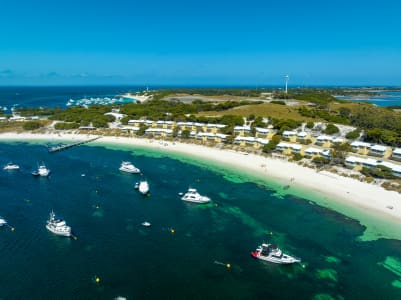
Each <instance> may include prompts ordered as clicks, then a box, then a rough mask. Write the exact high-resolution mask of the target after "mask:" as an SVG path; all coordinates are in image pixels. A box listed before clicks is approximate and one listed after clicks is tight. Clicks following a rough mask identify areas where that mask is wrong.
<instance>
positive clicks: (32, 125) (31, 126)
mask: <svg viewBox="0 0 401 300" xmlns="http://www.w3.org/2000/svg"><path fill="white" fill-rule="evenodd" d="M42 126H43V125H42V123H40V122H39V121H28V122H25V123H24V125H22V128H24V130H35V129H38V128H40V127H42Z"/></svg>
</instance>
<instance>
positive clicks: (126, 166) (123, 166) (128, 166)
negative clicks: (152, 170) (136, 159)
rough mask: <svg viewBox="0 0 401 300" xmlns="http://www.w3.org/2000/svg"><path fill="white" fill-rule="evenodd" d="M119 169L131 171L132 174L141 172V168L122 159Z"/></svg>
mask: <svg viewBox="0 0 401 300" xmlns="http://www.w3.org/2000/svg"><path fill="white" fill-rule="evenodd" d="M119 170H120V171H122V172H127V173H133V174H137V173H141V170H139V169H138V168H137V167H135V166H134V165H133V164H132V163H131V162H129V161H123V162H122V163H121V166H120V168H119Z"/></svg>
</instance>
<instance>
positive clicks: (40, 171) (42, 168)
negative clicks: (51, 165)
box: [32, 164, 50, 177]
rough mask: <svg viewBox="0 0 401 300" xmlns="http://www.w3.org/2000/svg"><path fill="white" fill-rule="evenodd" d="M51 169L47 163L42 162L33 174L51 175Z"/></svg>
mask: <svg viewBox="0 0 401 300" xmlns="http://www.w3.org/2000/svg"><path fill="white" fill-rule="evenodd" d="M49 174H50V170H49V169H48V168H46V166H45V164H41V165H40V166H39V167H38V169H37V170H36V171H34V172H32V175H33V176H44V177H46V176H49Z"/></svg>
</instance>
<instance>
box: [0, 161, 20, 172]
mask: <svg viewBox="0 0 401 300" xmlns="http://www.w3.org/2000/svg"><path fill="white" fill-rule="evenodd" d="M18 169H19V165H17V164H13V163H12V162H9V163H8V164H6V165H5V166H4V168H3V170H18Z"/></svg>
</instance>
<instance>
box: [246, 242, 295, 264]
mask: <svg viewBox="0 0 401 300" xmlns="http://www.w3.org/2000/svg"><path fill="white" fill-rule="evenodd" d="M251 255H252V257H254V258H256V259H261V260H264V261H268V262H272V263H275V264H293V263H299V262H301V259H300V258H297V257H294V256H291V255H288V254H285V253H283V252H282V251H281V249H280V248H279V247H278V246H277V245H275V244H262V245H260V246H259V247H258V248H256V250H255V251H253V252H251Z"/></svg>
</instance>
